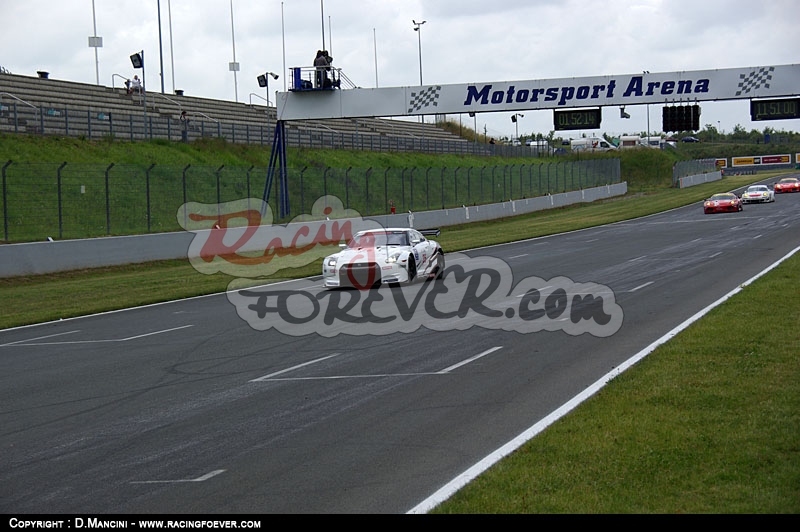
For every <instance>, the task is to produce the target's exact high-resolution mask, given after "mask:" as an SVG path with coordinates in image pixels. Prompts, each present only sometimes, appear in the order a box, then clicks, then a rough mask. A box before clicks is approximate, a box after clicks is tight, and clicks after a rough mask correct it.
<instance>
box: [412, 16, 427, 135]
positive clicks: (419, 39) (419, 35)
mask: <svg viewBox="0 0 800 532" xmlns="http://www.w3.org/2000/svg"><path fill="white" fill-rule="evenodd" d="M411 22H412V23H413V24H414V31H416V32H417V43H418V45H419V84H420V86H422V31H421V30H420V29H419V28H420V27H421V26H422V25H423V24H425V23H426V22H427V21H426V20H423V21H422V22H417V21H416V20H413V19H412V20H411ZM419 121H420V122H423V123H424V122H425V115H420V116H419Z"/></svg>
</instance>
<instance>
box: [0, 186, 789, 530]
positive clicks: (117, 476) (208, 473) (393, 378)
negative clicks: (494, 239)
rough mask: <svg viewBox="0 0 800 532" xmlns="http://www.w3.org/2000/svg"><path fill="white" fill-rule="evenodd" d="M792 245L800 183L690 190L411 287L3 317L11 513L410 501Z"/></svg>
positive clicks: (313, 509) (350, 509)
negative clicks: (744, 201)
mask: <svg viewBox="0 0 800 532" xmlns="http://www.w3.org/2000/svg"><path fill="white" fill-rule="evenodd" d="M798 245H800V194H782V195H778V196H777V197H776V202H775V203H772V204H765V205H747V206H745V208H744V211H743V212H741V213H730V214H715V215H705V214H703V209H702V205H701V204H699V203H698V204H694V205H691V206H688V207H685V208H681V209H677V210H673V211H670V212H666V213H663V214H659V215H655V216H649V217H645V218H641V219H638V220H632V221H628V222H622V223H616V224H612V225H607V226H603V227H598V228H595V229H589V230H584V231H577V232H573V233H567V234H562V235H557V236H552V237H548V238H539V239H533V240H528V241H524V242H519V243H514V244H509V245H503V246H495V247H491V248H486V249H481V250H474V251H470V252H467V253H464V254H450V255H448V256H447V258H448V262H447V275H446V276H445V279H444V280H443V281H441V282H438V283H433V282H430V283H419V284H417V285H414V286H412V287H408V288H403V289H402V291H400V292H399V293H397V292H395V291H393V290H392V289H390V288H381V289H380V290H378V291H373V292H359V291H332V292H324V291H323V290H322V289H321V288H320V281H319V279H318V278H317V279H313V280H304V281H297V282H292V283H283V284H281V285H279V286H273V287H270V288H269V290H279V291H281V294H283V299H281V298H280V297H279V295H276V294H275V293H272V295H269V294H268V293H266V292H259V290H251V291H247V292H244V293H241V294H237V293H234V292H231V293H229V294H220V295H215V296H208V297H202V298H194V299H190V300H184V301H177V302H173V303H168V304H161V305H153V306H147V307H141V308H135V309H130V310H125V311H120V312H113V313H107V314H102V315H96V316H90V317H85V318H80V319H70V320H64V321H60V322H54V323H48V324H43V325H39V326H32V327H23V328H17V329H11V330H6V331H0V368H1V370H0V389H2V390H3V392H2V406H1V407H0V446H1V448H2V457H3V458H2V461H1V462H0V512H2V513H7V514H8V513H84V514H88V513H107V514H113V513H151V514H155V513H169V514H177V513H203V514H207V513H242V514H255V513H259V514H260V513H384V514H392V513H405V512H408V511H409V510H410V509H412V508H414V507H415V506H416V505H418V504H420V502H421V501H423V500H425V499H426V498H427V497H429V496H430V495H431V494H433V493H434V492H436V490H438V489H439V488H440V487H442V486H443V485H445V484H447V483H448V482H450V481H451V480H452V479H454V478H456V477H457V476H458V475H459V474H461V473H462V472H464V471H465V470H467V469H468V468H470V467H472V466H473V465H474V464H475V463H477V462H479V461H480V460H481V459H483V458H484V457H485V456H487V455H489V454H490V453H492V452H493V451H495V450H496V449H498V448H499V447H501V446H503V445H504V444H505V443H506V442H508V441H510V440H512V439H513V438H515V437H516V436H518V435H519V434H520V433H522V432H524V431H525V430H526V429H528V428H529V427H531V426H532V425H534V424H535V423H537V421H539V420H541V419H542V418H544V417H545V416H547V415H548V414H550V413H551V412H553V411H554V410H556V409H558V408H559V407H560V406H561V405H563V404H564V403H566V402H567V401H569V400H570V399H571V398H573V397H574V396H575V395H577V394H579V393H580V392H581V391H582V390H584V389H586V387H587V386H590V385H591V384H592V383H594V382H595V381H597V380H598V379H599V378H600V377H602V376H603V375H605V374H607V373H608V372H609V371H611V370H613V368H615V367H617V366H619V365H620V364H622V363H624V361H625V360H627V359H629V358H630V357H631V356H633V355H634V354H636V353H637V352H639V351H641V350H642V349H644V348H645V347H646V346H648V345H649V344H651V343H652V342H654V341H655V340H657V339H658V338H660V337H662V336H663V335H664V334H665V333H667V332H668V331H670V330H671V329H673V328H674V327H676V326H677V325H678V324H680V323H682V322H683V321H685V320H686V319H687V318H689V317H690V316H692V315H694V314H695V313H697V312H698V311H700V310H701V309H703V308H705V307H706V306H707V305H709V304H711V303H713V302H714V301H716V300H718V299H719V298H720V297H722V296H723V295H725V294H726V293H728V292H730V291H731V290H733V289H735V288H736V287H737V286H739V285H740V284H741V283H743V282H745V281H747V280H748V279H750V278H752V277H753V276H755V275H757V274H758V273H759V272H761V271H762V270H764V269H765V268H766V267H768V266H770V265H772V264H773V263H775V262H776V261H778V260H780V259H781V258H783V257H784V256H786V254H787V253H789V252H791V251H792V250H793V249H795V248H796V247H797V246H798ZM512 276H513V278H512ZM473 281H474V284H470V283H472V282H473ZM484 281H485V282H484ZM493 282H494V283H496V284H492V283H493ZM442 284H444V286H445V287H446V288H448V290H447V291H444V290H442V289H441V285H442ZM437 286H440V288H439V289H437V288H436V287H437ZM295 289H298V290H300V289H302V292H291V293H290V292H288V291H289V290H295ZM437 290H438V291H437ZM509 290H510V291H509ZM353 292H355V294H353ZM292 294H294V295H292ZM298 294H299V295H298ZM368 294H372V295H371V296H368ZM401 294H402V295H403V297H405V298H407V299H404V300H403V301H405V303H403V304H407V305H409V307H410V308H412V310H409V308H405V307H403V304H401V303H398V301H399V300H397V299H396V297H398V296H399V295H401ZM588 296H591V297H588ZM65 297H66V295H65ZM99 297H102V295H99ZM414 297H419V299H418V301H420V302H421V303H419V304H418V305H417V307H416V310H413V298H414ZM355 298H358V300H357V301H356V299H355ZM368 298H370V299H369V304H367V299H368ZM351 303H352V306H348V305H350V304H351ZM315 305H317V306H315ZM581 305H583V306H581ZM240 314H241V317H240ZM576 315H577V316H578V320H577V323H576V320H575V319H574V317H575V316H576ZM359 316H360V317H361V318H362V319H361V323H359V320H358V317H359ZM365 322H366V323H365ZM419 323H427V324H429V325H430V327H431V328H426V327H419ZM581 327H582V328H583V329H585V330H584V331H581V330H580V329H581Z"/></svg>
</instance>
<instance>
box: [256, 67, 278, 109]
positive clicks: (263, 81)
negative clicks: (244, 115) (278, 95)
mask: <svg viewBox="0 0 800 532" xmlns="http://www.w3.org/2000/svg"><path fill="white" fill-rule="evenodd" d="M268 76H272V79H278V78H279V77H280V76H278V75H277V74H276V73H275V72H267V73H266V74H261V75H260V76H258V86H259V87H266V88H267V106H269V77H268Z"/></svg>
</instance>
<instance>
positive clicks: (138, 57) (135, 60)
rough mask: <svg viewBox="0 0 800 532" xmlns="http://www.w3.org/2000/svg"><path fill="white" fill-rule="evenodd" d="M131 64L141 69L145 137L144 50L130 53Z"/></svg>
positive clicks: (145, 90)
mask: <svg viewBox="0 0 800 532" xmlns="http://www.w3.org/2000/svg"><path fill="white" fill-rule="evenodd" d="M131 65H133V68H141V69H142V107H143V109H144V124H142V127H143V128H144V136H145V137H147V87H146V86H145V81H144V80H145V75H144V50H142V51H141V52H137V53H135V54H133V55H131Z"/></svg>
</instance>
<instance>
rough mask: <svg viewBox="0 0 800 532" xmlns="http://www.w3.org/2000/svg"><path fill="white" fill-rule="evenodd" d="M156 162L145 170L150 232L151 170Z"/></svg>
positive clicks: (148, 228)
mask: <svg viewBox="0 0 800 532" xmlns="http://www.w3.org/2000/svg"><path fill="white" fill-rule="evenodd" d="M155 165H156V164H155V163H153V164H151V165H150V168H148V169H147V171H146V172H145V195H146V196H147V232H148V233H149V232H150V170H152V169H153V167H154V166H155Z"/></svg>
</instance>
